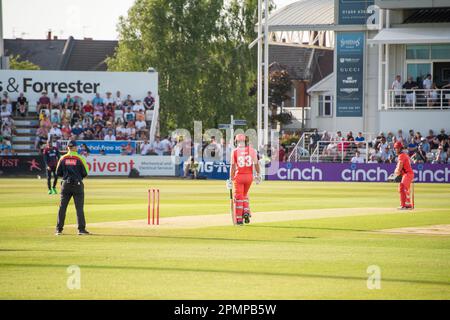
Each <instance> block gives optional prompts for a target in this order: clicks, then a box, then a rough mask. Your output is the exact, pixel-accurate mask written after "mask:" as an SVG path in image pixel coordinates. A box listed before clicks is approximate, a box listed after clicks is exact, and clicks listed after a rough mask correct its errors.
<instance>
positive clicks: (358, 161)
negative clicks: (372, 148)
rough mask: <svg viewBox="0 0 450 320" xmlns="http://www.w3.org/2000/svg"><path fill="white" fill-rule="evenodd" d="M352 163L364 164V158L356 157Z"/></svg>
mask: <svg viewBox="0 0 450 320" xmlns="http://www.w3.org/2000/svg"><path fill="white" fill-rule="evenodd" d="M351 162H352V163H364V158H363V157H361V156H359V157H357V156H354V157H353V158H352V160H351Z"/></svg>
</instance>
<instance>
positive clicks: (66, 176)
mask: <svg viewBox="0 0 450 320" xmlns="http://www.w3.org/2000/svg"><path fill="white" fill-rule="evenodd" d="M67 151H68V152H67V154H65V155H64V156H63V157H61V159H59V162H58V166H57V168H56V174H57V175H58V177H62V180H63V181H62V183H61V203H60V205H59V212H58V222H57V225H56V235H57V236H59V235H61V234H62V231H63V229H64V220H65V219H66V210H67V205H68V204H69V201H70V198H72V196H73V200H74V202H75V208H76V210H77V221H78V235H88V234H89V232H88V231H87V230H86V220H85V218H84V209H83V207H84V185H83V178H85V177H86V176H87V175H88V173H89V169H88V166H87V164H86V160H85V159H84V158H83V157H82V156H80V155H79V154H78V152H77V143H76V142H75V141H70V142H69V144H68V145H67Z"/></svg>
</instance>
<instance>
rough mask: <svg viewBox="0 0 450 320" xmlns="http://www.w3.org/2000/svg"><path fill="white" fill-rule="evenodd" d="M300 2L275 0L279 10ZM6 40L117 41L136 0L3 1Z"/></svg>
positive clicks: (4, 35)
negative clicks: (119, 27) (121, 21)
mask: <svg viewBox="0 0 450 320" xmlns="http://www.w3.org/2000/svg"><path fill="white" fill-rule="evenodd" d="M295 1H297V0H274V2H275V4H276V6H277V8H281V7H283V6H285V5H287V4H290V3H292V2H295ZM2 2H3V37H4V38H5V39H12V38H23V39H44V38H46V37H47V33H48V31H49V30H51V31H52V35H53V36H58V38H60V39H66V38H68V37H69V36H73V37H74V38H76V39H82V38H85V37H88V38H93V39H95V40H116V39H117V30H116V25H117V22H118V19H119V16H121V15H126V13H127V10H128V9H129V8H130V7H131V6H132V5H133V3H134V0H76V1H75V0H3V1H2Z"/></svg>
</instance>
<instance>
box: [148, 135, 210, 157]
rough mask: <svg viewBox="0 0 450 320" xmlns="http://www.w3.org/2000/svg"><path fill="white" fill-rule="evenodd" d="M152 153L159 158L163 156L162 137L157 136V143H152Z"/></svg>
mask: <svg viewBox="0 0 450 320" xmlns="http://www.w3.org/2000/svg"><path fill="white" fill-rule="evenodd" d="M212 139H214V137H212ZM210 145H211V144H210ZM151 152H152V154H156V155H158V156H162V155H163V147H162V145H161V137H160V136H156V137H155V141H153V142H152V147H151ZM212 156H214V155H212Z"/></svg>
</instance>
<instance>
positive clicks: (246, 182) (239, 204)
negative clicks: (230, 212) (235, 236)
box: [228, 134, 261, 225]
mask: <svg viewBox="0 0 450 320" xmlns="http://www.w3.org/2000/svg"><path fill="white" fill-rule="evenodd" d="M236 143H237V147H236V149H234V150H233V152H232V154H231V166H230V180H229V181H228V184H229V188H230V187H231V182H232V183H233V185H234V190H235V191H234V217H235V219H236V220H235V223H236V224H237V225H242V224H243V222H245V223H250V217H251V215H250V206H249V200H248V191H249V190H250V186H251V185H252V182H253V167H255V170H256V177H255V182H256V183H257V184H259V183H260V182H261V175H260V167H259V163H258V155H257V152H256V150H255V149H253V148H252V147H251V146H249V145H248V143H246V137H245V135H244V134H238V135H236Z"/></svg>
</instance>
